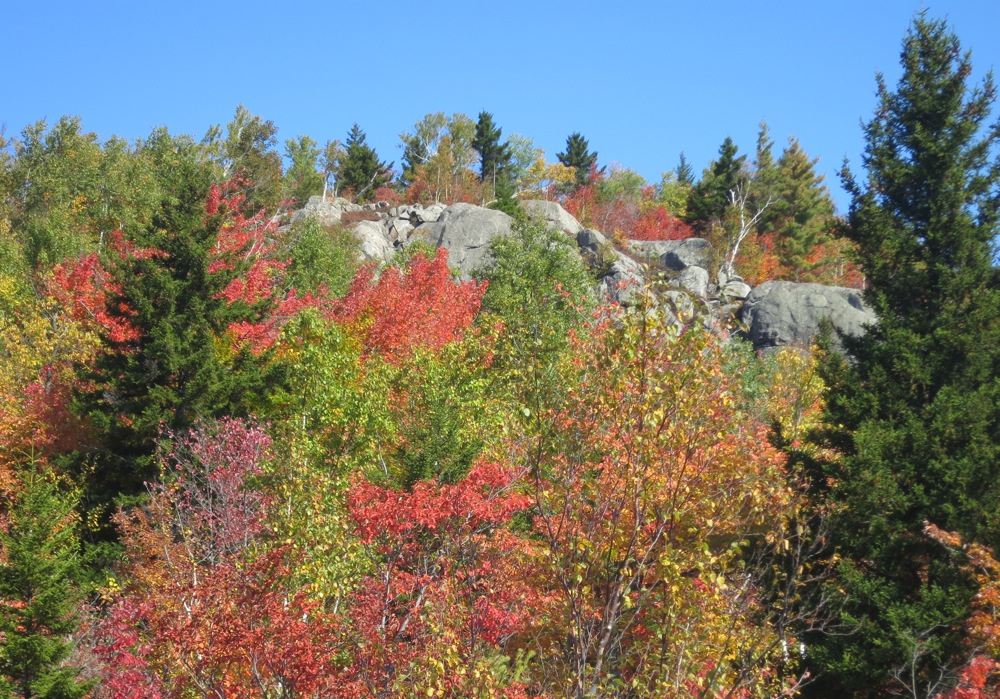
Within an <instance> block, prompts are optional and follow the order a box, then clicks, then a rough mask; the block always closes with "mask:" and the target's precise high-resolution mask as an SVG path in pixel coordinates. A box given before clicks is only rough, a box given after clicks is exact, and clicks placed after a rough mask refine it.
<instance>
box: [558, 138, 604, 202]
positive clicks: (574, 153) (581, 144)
mask: <svg viewBox="0 0 1000 699" xmlns="http://www.w3.org/2000/svg"><path fill="white" fill-rule="evenodd" d="M556 158H558V159H559V162H560V163H562V164H563V165H565V166H566V167H571V168H574V169H575V170H576V173H575V175H576V188H580V187H582V186H583V185H585V184H587V182H589V181H590V170H591V168H593V167H594V166H595V165H596V164H597V152H596V151H595V152H593V153H591V152H590V144H589V143H588V142H587V139H585V138H584V137H583V136H582V135H581V134H580V133H579V132H578V131H575V132H573V133H571V134H570V135H569V136H568V137H567V138H566V152H565V153H556Z"/></svg>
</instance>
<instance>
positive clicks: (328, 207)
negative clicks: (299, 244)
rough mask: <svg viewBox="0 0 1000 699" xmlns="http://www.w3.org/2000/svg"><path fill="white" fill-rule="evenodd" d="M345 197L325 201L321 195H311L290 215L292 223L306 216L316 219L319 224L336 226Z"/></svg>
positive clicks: (343, 207)
mask: <svg viewBox="0 0 1000 699" xmlns="http://www.w3.org/2000/svg"><path fill="white" fill-rule="evenodd" d="M347 203H348V201H347V200H346V199H339V198H338V199H334V200H329V201H325V200H324V199H323V198H322V197H319V196H312V197H309V201H308V202H306V205H305V206H304V207H302V208H301V209H299V210H298V211H296V212H295V213H294V214H293V215H292V223H299V222H300V221H305V220H306V219H308V218H314V219H316V220H317V221H318V222H319V224H320V225H321V226H336V225H338V224H339V223H340V218H341V216H343V214H344V211H346V209H345V206H344V205H345V204H347Z"/></svg>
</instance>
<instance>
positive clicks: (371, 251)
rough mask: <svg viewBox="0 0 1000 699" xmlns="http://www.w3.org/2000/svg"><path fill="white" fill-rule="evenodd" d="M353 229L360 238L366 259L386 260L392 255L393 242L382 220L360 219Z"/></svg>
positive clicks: (362, 251) (362, 253)
mask: <svg viewBox="0 0 1000 699" xmlns="http://www.w3.org/2000/svg"><path fill="white" fill-rule="evenodd" d="M351 230H353V231H354V235H356V236H357V238H358V242H359V243H360V245H361V255H362V256H363V257H364V259H366V260H374V261H376V262H385V261H386V260H388V259H389V258H390V257H392V254H393V249H392V244H391V243H390V242H389V237H388V234H387V233H386V230H385V226H384V225H383V224H382V222H381V221H359V222H358V223H356V224H354V226H352V227H351Z"/></svg>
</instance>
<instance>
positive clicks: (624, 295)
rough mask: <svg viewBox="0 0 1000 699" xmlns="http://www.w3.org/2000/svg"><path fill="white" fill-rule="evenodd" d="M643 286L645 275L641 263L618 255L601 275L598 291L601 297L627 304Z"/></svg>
mask: <svg viewBox="0 0 1000 699" xmlns="http://www.w3.org/2000/svg"><path fill="white" fill-rule="evenodd" d="M645 286H646V275H645V274H643V271H642V265H640V264H639V263H638V262H636V261H635V260H633V259H632V258H630V257H619V258H617V259H615V261H614V262H612V263H611V266H610V268H609V269H608V273H607V274H605V275H604V276H603V277H601V280H600V282H599V284H598V293H599V294H600V296H601V298H603V299H606V300H608V301H613V302H616V303H620V304H622V305H623V306H627V305H629V304H630V303H631V302H632V300H633V299H634V298H635V295H636V294H637V293H638V292H639V291H641V290H642V289H643V287H645Z"/></svg>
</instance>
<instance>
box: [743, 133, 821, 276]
mask: <svg viewBox="0 0 1000 699" xmlns="http://www.w3.org/2000/svg"><path fill="white" fill-rule="evenodd" d="M816 163H817V159H810V158H809V156H808V155H807V154H806V153H805V151H804V150H802V146H801V145H800V144H799V142H798V140H796V139H794V138H793V139H791V141H790V142H789V144H788V147H787V148H785V150H784V151H783V152H782V154H781V157H780V158H778V160H777V162H776V163H775V164H774V166H773V168H772V170H773V177H772V179H771V182H770V184H769V186H770V194H771V196H772V199H773V203H772V204H771V206H770V207H768V209H767V210H766V211H765V212H764V216H763V217H762V218H761V222H760V231H761V232H763V233H771V234H773V235H774V245H775V252H776V253H777V255H778V260H779V261H780V262H781V264H782V266H783V267H785V268H786V269H788V270H789V272H790V273H791V274H792V275H793V277H792V278H793V279H795V280H796V281H800V280H802V281H804V280H805V279H807V278H808V274H809V272H810V270H811V269H812V265H810V263H809V259H808V258H809V254H810V253H811V252H813V250H814V249H815V248H816V246H817V245H819V244H821V243H823V242H825V241H826V240H827V239H828V238H829V236H830V234H831V231H832V230H833V229H834V226H835V222H834V215H833V201H832V200H831V199H830V193H829V192H828V191H827V189H826V187H825V186H824V185H823V175H820V174H817V172H816Z"/></svg>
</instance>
